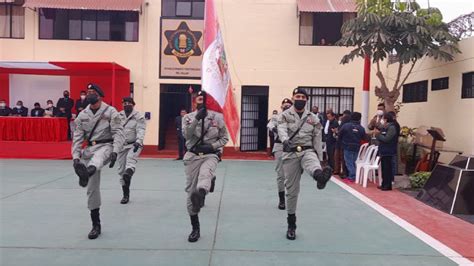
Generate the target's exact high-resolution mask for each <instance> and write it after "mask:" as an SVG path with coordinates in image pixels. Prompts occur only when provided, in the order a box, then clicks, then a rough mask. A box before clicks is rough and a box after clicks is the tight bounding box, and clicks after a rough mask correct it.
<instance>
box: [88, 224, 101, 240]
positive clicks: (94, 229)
mask: <svg viewBox="0 0 474 266" xmlns="http://www.w3.org/2000/svg"><path fill="white" fill-rule="evenodd" d="M99 235H100V224H96V225H94V226H92V230H91V231H90V232H89V235H88V236H87V237H88V238H89V239H96V238H98V237H99Z"/></svg>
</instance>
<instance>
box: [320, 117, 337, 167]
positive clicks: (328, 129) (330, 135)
mask: <svg viewBox="0 0 474 266" xmlns="http://www.w3.org/2000/svg"><path fill="white" fill-rule="evenodd" d="M338 127H339V124H338V123H337V121H336V114H334V113H328V114H327V120H326V124H325V125H324V131H323V133H324V139H325V141H326V153H327V155H328V163H329V166H331V169H334V167H335V163H334V152H335V151H336V142H337V135H336V134H337V128H338Z"/></svg>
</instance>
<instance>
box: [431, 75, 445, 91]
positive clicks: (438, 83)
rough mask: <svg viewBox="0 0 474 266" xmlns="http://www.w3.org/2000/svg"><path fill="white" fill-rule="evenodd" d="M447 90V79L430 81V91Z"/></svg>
mask: <svg viewBox="0 0 474 266" xmlns="http://www.w3.org/2000/svg"><path fill="white" fill-rule="evenodd" d="M447 88H449V77H445V78H439V79H432V80H431V90H432V91H439V90H445V89H447Z"/></svg>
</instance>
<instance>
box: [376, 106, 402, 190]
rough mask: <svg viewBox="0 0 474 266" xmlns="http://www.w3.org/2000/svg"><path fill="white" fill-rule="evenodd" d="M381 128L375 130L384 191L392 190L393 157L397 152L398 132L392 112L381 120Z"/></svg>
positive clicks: (381, 187)
mask: <svg viewBox="0 0 474 266" xmlns="http://www.w3.org/2000/svg"><path fill="white" fill-rule="evenodd" d="M380 124H381V128H380V129H379V128H376V129H375V130H374V132H375V136H376V138H377V140H378V141H379V156H380V157H381V164H382V186H380V187H379V188H380V189H381V190H383V191H387V190H392V182H393V178H394V177H393V170H392V163H393V157H394V156H395V155H396V154H397V146H398V133H397V127H396V125H395V120H394V118H393V116H392V114H389V113H386V114H384V115H383V118H382V120H381V122H380Z"/></svg>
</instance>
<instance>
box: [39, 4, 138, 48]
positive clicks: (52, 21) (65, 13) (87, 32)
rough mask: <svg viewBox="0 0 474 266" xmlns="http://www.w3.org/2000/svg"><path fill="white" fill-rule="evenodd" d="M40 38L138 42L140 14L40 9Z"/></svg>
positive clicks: (131, 12) (133, 12)
mask: <svg viewBox="0 0 474 266" xmlns="http://www.w3.org/2000/svg"><path fill="white" fill-rule="evenodd" d="M39 13H40V18H39V28H40V30H39V37H40V39H53V40H98V41H126V42H127V41H128V42H136V41H138V17H139V16H138V12H135V11H102V10H74V9H71V10H67V9H51V8H42V9H40V12H39Z"/></svg>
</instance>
